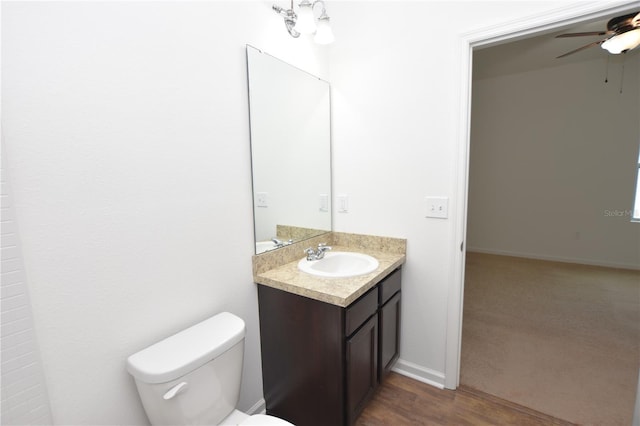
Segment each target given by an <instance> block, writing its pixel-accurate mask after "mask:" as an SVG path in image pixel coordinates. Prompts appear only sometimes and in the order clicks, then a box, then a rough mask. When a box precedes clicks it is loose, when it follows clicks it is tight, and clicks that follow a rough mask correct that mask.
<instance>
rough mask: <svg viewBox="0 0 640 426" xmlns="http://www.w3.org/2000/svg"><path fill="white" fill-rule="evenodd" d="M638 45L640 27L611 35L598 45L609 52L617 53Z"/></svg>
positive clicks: (639, 42)
mask: <svg viewBox="0 0 640 426" xmlns="http://www.w3.org/2000/svg"><path fill="white" fill-rule="evenodd" d="M638 46H640V28H637V29H635V30H631V31H628V32H626V33H623V34H620V35H617V36H613V37H611V38H609V39H607V40H605V41H603V42H602V44H601V45H600V47H602V48H603V49H604V50H606V51H607V52H609V53H612V54H614V55H618V54H620V53H622V52H626V51H628V50H632V49H635V48H636V47H638Z"/></svg>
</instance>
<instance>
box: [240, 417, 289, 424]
mask: <svg viewBox="0 0 640 426" xmlns="http://www.w3.org/2000/svg"><path fill="white" fill-rule="evenodd" d="M239 426H294V425H293V424H292V423H289V422H288V421H286V420H282V419H279V418H277V417H273V416H268V415H266V414H256V415H253V416H250V417H249V418H247V419H246V420H244V421H242V422H240V424H239Z"/></svg>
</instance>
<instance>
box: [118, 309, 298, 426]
mask: <svg viewBox="0 0 640 426" xmlns="http://www.w3.org/2000/svg"><path fill="white" fill-rule="evenodd" d="M244 336H245V324H244V321H243V320H242V319H240V318H238V317H237V316H235V315H233V314H230V313H228V312H223V313H220V314H218V315H215V316H213V317H211V318H209V319H207V320H205V321H202V322H200V323H198V324H196V325H194V326H192V327H189V328H188V329H186V330H183V331H181V332H179V333H177V334H174V335H173V336H171V337H168V338H166V339H164V340H162V341H160V342H158V343H156V344H154V345H151V346H149V347H148V348H146V349H143V350H141V351H140V352H137V353H135V354H133V355H131V356H130V357H129V358H128V359H127V371H128V372H129V373H130V374H131V375H132V376H133V377H134V379H135V383H136V387H137V389H138V394H139V395H140V400H141V401H142V405H143V407H144V410H145V412H146V414H147V417H148V418H149V421H150V422H151V424H152V425H243V426H252V425H253V426H258V425H272V426H285V425H289V426H292V425H291V423H289V422H287V421H285V420H282V419H279V418H277V417H273V416H267V415H263V414H258V415H253V416H249V415H248V414H246V413H243V412H241V411H239V410H237V409H236V408H235V407H236V404H237V403H238V399H239V398H240V382H241V379H242V363H243V357H244Z"/></svg>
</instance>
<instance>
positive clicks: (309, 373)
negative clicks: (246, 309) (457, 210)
mask: <svg viewBox="0 0 640 426" xmlns="http://www.w3.org/2000/svg"><path fill="white" fill-rule="evenodd" d="M324 238H325V239H326V237H324ZM398 241H404V240H398ZM338 243H340V242H339V241H338ZM336 249H339V250H352V251H358V252H365V253H368V254H370V255H372V256H374V257H376V258H377V259H378V260H379V263H380V266H379V267H378V269H377V270H376V271H374V272H373V273H371V274H367V275H365V276H358V277H351V278H318V277H314V276H311V275H309V274H305V273H304V272H301V271H298V270H297V268H296V265H297V262H296V261H293V262H287V263H285V264H283V265H279V266H276V267H274V268H272V269H270V270H266V271H264V272H262V273H260V272H258V271H256V268H255V264H254V278H255V280H256V282H257V283H258V284H259V285H258V301H259V309H260V342H261V349H262V371H263V372H262V374H263V387H264V397H265V401H266V408H267V413H268V414H270V415H274V416H277V417H280V418H283V419H285V420H288V421H290V422H292V423H294V424H299V425H305V426H306V425H352V424H354V422H355V420H356V419H357V417H358V415H359V414H360V413H361V412H362V410H363V409H364V407H365V406H366V404H367V402H368V401H369V399H370V398H371V397H372V396H373V393H374V392H375V390H376V387H377V386H378V384H379V383H380V382H381V381H382V380H384V378H385V376H386V374H387V373H388V372H389V371H390V369H391V367H392V366H393V364H394V362H395V361H396V360H397V358H398V352H399V343H400V304H401V294H402V291H401V276H402V269H401V268H402V264H403V263H404V251H403V252H402V253H400V252H391V253H389V252H383V251H376V250H369V251H366V249H363V248H362V247H357V248H354V247H352V246H351V247H350V246H337V247H334V250H336ZM295 253H298V254H294V255H295V256H297V257H298V258H300V255H299V253H301V251H300V249H299V248H298V249H297V251H296V252H295ZM261 256H263V255H261ZM258 257H259V256H258ZM255 258H256V257H254V259H255Z"/></svg>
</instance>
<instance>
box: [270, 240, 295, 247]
mask: <svg viewBox="0 0 640 426" xmlns="http://www.w3.org/2000/svg"><path fill="white" fill-rule="evenodd" d="M271 242H272V243H273V244H274V245H275V248H280V247H284V246H286V245H289V244H293V240H292V239H289V240H288V241H282V240H279V239H277V238H272V239H271Z"/></svg>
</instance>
